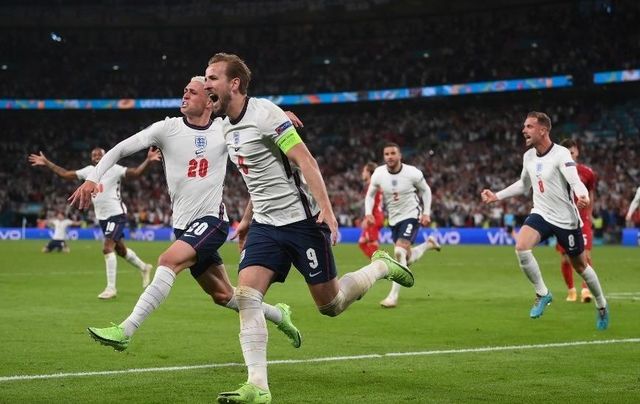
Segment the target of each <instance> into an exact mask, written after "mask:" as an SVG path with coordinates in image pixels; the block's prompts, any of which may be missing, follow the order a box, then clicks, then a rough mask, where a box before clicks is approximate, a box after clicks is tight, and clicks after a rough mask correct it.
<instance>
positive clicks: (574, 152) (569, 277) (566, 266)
mask: <svg viewBox="0 0 640 404" xmlns="http://www.w3.org/2000/svg"><path fill="white" fill-rule="evenodd" d="M560 144H561V145H562V146H564V147H566V148H567V149H569V151H570V152H571V157H572V158H573V160H574V161H575V162H576V163H578V156H579V155H580V150H578V143H576V141H575V140H573V139H565V140H563V141H562V143H560ZM577 169H578V176H579V177H580V181H582V183H583V184H584V186H585V187H587V190H588V191H589V200H590V201H591V203H589V205H588V206H587V207H585V208H582V209H578V212H579V213H580V218H581V219H582V237H583V238H584V249H585V256H586V259H587V263H588V264H589V265H592V263H591V248H592V246H593V229H592V226H591V214H592V212H593V201H594V198H595V191H596V183H597V182H598V177H597V175H596V173H595V172H593V170H592V169H591V168H590V167H588V166H586V165H584V164H579V163H578V164H577ZM556 250H558V251H559V252H560V254H562V260H561V262H560V267H561V269H562V277H563V278H564V282H565V283H566V284H567V289H568V292H567V301H568V302H575V301H576V300H578V293H577V292H576V288H575V286H574V284H573V267H572V266H571V261H569V257H568V256H567V254H566V251H565V250H564V248H562V246H561V245H560V244H556ZM580 301H581V302H582V303H589V302H591V292H589V288H588V287H587V284H586V282H585V281H582V289H581V290H580Z"/></svg>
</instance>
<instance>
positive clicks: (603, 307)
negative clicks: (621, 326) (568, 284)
mask: <svg viewBox="0 0 640 404" xmlns="http://www.w3.org/2000/svg"><path fill="white" fill-rule="evenodd" d="M570 258H571V263H572V264H573V267H574V268H575V269H576V271H577V272H578V273H579V274H580V276H582V279H584V281H585V282H586V284H587V286H588V287H589V290H590V291H591V294H592V295H593V298H594V299H595V302H596V328H597V329H598V330H606V329H607V328H608V327H609V307H608V305H607V300H606V299H605V297H604V292H603V291H602V286H601V285H600V280H599V279H598V275H597V274H596V271H595V270H594V269H593V267H591V265H589V264H588V263H587V260H586V255H585V253H584V252H582V253H581V254H580V255H577V256H570Z"/></svg>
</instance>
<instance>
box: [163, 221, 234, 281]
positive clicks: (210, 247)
mask: <svg viewBox="0 0 640 404" xmlns="http://www.w3.org/2000/svg"><path fill="white" fill-rule="evenodd" d="M173 234H174V235H175V237H176V240H181V241H184V242H185V243H187V244H189V245H190V246H191V247H193V249H194V250H196V263H195V264H193V266H192V267H191V268H190V269H191V276H193V277H194V278H198V277H199V276H200V275H202V274H203V273H204V272H205V271H206V270H207V268H209V267H210V266H211V265H221V264H222V257H220V254H219V253H218V249H219V248H220V247H221V246H222V245H223V244H224V242H225V241H226V240H227V234H229V223H228V222H225V221H223V220H220V219H218V218H217V217H215V216H205V217H202V218H200V219H196V220H194V221H193V222H191V223H189V224H188V225H187V229H186V230H183V229H173Z"/></svg>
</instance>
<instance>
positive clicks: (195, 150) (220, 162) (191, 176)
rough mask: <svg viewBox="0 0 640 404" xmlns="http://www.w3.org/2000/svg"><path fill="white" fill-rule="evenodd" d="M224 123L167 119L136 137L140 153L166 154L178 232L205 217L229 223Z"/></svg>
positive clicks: (174, 219)
mask: <svg viewBox="0 0 640 404" xmlns="http://www.w3.org/2000/svg"><path fill="white" fill-rule="evenodd" d="M221 122H222V120H221V119H220V118H218V119H216V120H214V121H211V122H210V123H209V125H207V126H195V125H191V124H190V123H189V122H187V120H186V118H184V117H182V118H165V120H164V121H159V122H156V123H154V124H153V125H151V126H149V127H147V128H146V129H143V130H142V131H140V132H138V133H137V134H135V135H134V136H133V137H135V138H137V139H138V140H139V142H140V144H139V146H138V147H137V150H140V148H141V147H142V148H146V147H149V146H156V147H158V148H160V150H161V151H162V161H163V163H164V171H165V175H166V177H167V186H168V188H169V196H170V197H171V205H172V209H173V227H174V228H176V229H183V230H184V229H186V227H187V225H188V224H189V223H191V222H193V221H194V220H196V219H199V218H201V217H204V216H215V217H217V218H219V219H221V220H224V221H229V218H228V217H227V212H226V209H225V207H224V204H223V202H222V192H223V187H224V177H225V175H226V172H227V149H226V146H225V144H224V138H223V137H222V129H221ZM137 150H136V151H137ZM103 158H104V157H103Z"/></svg>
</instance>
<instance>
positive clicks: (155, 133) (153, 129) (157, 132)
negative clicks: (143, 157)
mask: <svg viewBox="0 0 640 404" xmlns="http://www.w3.org/2000/svg"><path fill="white" fill-rule="evenodd" d="M165 122H166V120H165V121H160V122H156V123H154V124H153V125H151V126H148V127H147V128H146V129H143V130H141V131H140V132H138V133H136V134H135V135H133V136H131V137H129V138H127V139H125V140H123V141H122V142H120V143H118V144H117V145H115V146H113V148H112V149H111V150H109V151H108V152H107V153H106V154H105V155H104V156H102V158H101V159H100V162H99V163H98V165H97V166H96V168H95V170H93V172H91V174H89V175H88V176H87V180H89V181H93V182H95V183H98V182H100V179H101V178H102V176H103V175H104V173H106V172H107V170H109V169H110V168H111V167H113V166H114V165H116V163H117V162H118V161H120V160H121V159H122V158H124V157H127V156H130V155H132V154H133V153H135V152H137V151H140V150H143V149H146V148H147V147H149V146H160V144H161V143H160V142H159V138H160V136H161V135H162V134H163V133H164V132H165V131H164V127H165ZM122 169H123V170H121V172H120V173H119V174H120V176H123V175H124V174H125V173H126V170H127V169H126V167H122Z"/></svg>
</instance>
